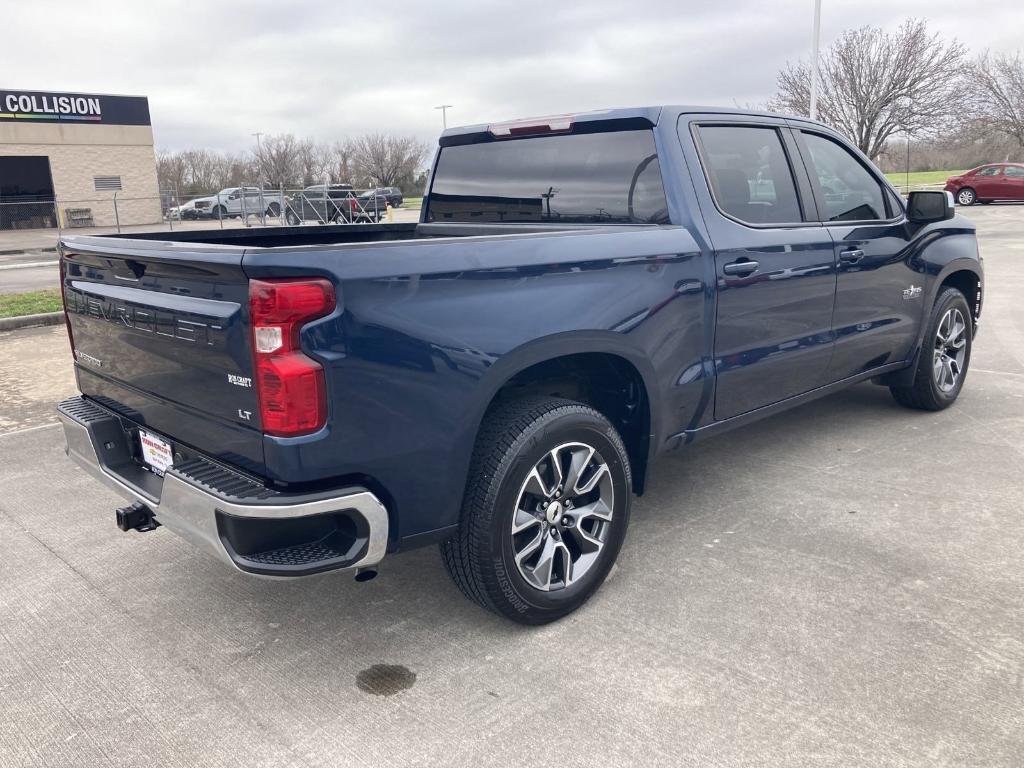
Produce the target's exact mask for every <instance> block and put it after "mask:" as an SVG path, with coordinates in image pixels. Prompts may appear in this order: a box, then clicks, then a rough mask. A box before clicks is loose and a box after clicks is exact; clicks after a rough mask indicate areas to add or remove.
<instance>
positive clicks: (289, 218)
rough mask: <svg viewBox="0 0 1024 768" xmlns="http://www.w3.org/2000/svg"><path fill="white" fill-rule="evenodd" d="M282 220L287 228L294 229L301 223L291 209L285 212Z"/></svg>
mask: <svg viewBox="0 0 1024 768" xmlns="http://www.w3.org/2000/svg"><path fill="white" fill-rule="evenodd" d="M284 219H285V221H286V222H288V226H290V227H296V226H298V225H299V224H301V223H302V221H301V220H300V219H299V215H298V214H297V213H295V211H293V210H292V209H291V208H289V209H288V210H287V211H286V212H285V214H284Z"/></svg>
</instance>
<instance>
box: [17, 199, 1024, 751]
mask: <svg viewBox="0 0 1024 768" xmlns="http://www.w3.org/2000/svg"><path fill="white" fill-rule="evenodd" d="M967 215H968V216H969V217H971V218H972V219H974V220H975V221H976V222H977V223H978V225H979V228H980V232H981V248H982V253H983V255H984V257H985V267H986V270H987V295H986V299H985V310H984V314H983V320H982V328H981V333H980V335H979V336H978V338H977V343H976V346H975V348H974V356H973V360H972V364H971V370H970V374H969V377H968V380H967V383H966V388H965V390H964V392H963V394H962V395H961V398H960V400H959V402H958V403H957V404H956V406H955V407H953V408H951V409H949V410H946V411H944V412H941V413H934V414H932V413H919V412H912V411H909V410H905V409H903V408H900V407H899V406H897V405H896V404H895V402H894V401H892V399H891V398H890V396H889V393H888V391H887V390H885V389H883V388H880V387H875V386H872V385H870V384H864V385H861V386H858V387H855V388H853V389H851V390H848V391H846V392H844V393H841V394H838V395H835V396H832V397H829V398H827V399H825V400H822V401H819V402H816V403H813V404H810V405H806V406H804V407H801V408H799V409H796V410H794V411H790V412H789V413H787V414H783V415H781V416H777V417H775V418H771V419H768V420H766V421H763V422H760V423H758V424H756V425H754V426H752V427H749V428H747V429H744V430H739V431H736V432H733V433H730V434H728V435H725V436H723V437H720V438H717V439H715V440H711V441H708V442H707V443H703V444H700V445H697V446H694V447H693V448H691V449H689V450H687V451H686V452H683V453H680V454H677V455H675V456H673V457H671V458H669V459H666V460H664V461H662V462H661V463H660V464H659V465H657V467H656V468H655V470H654V472H653V476H652V481H651V487H650V490H649V493H648V494H647V495H646V496H645V497H643V498H642V499H639V500H638V501H637V502H636V503H635V504H634V507H633V510H634V511H633V518H632V523H631V530H630V533H629V536H628V538H627V542H626V545H625V547H624V549H623V551H622V554H621V556H620V559H619V565H618V567H617V568H616V570H615V571H613V574H612V576H611V578H610V579H609V581H608V582H607V584H606V585H605V586H604V588H603V589H602V590H601V591H600V593H599V594H598V595H597V596H596V597H595V598H594V599H593V600H592V601H591V602H590V603H589V604H588V605H587V606H585V607H584V608H583V609H582V610H581V611H579V612H578V613H577V614H575V615H573V616H571V617H569V618H568V619H566V620H563V621H561V622H559V623H556V624H554V625H550V626H547V627H542V628H538V629H526V628H523V627H519V626H514V625H512V624H509V623H506V622H504V621H502V620H500V619H498V618H496V617H493V616H491V615H489V614H487V613H484V612H482V611H481V610H479V609H478V608H476V607H475V606H473V605H471V604H470V603H468V602H467V601H466V600H464V599H463V598H462V597H461V595H460V594H459V593H458V591H457V589H456V588H455V587H454V586H453V585H452V584H451V583H450V582H449V580H448V578H447V576H446V574H445V573H444V569H443V567H442V565H441V561H440V558H439V556H438V554H437V552H436V550H435V549H433V548H431V549H426V550H419V551H415V552H410V553H406V554H401V555H398V556H395V557H392V558H389V559H387V560H385V561H384V563H383V567H382V571H381V575H380V576H379V577H378V578H377V579H376V580H375V581H372V582H370V583H368V584H356V583H355V582H354V581H353V580H352V579H351V577H350V576H346V575H337V574H335V575H325V576H320V577H314V578H310V579H307V580H302V581H296V582H274V581H262V580H256V579H252V578H249V577H244V576H241V575H239V574H235V573H232V572H231V571H229V570H227V569H226V568H225V567H224V566H222V565H221V564H220V563H219V562H217V561H215V560H214V559H213V558H212V557H209V556H207V555H205V554H202V553H199V552H197V551H196V550H194V549H193V548H192V547H191V546H190V545H188V544H186V543H185V542H184V541H182V540H180V539H178V538H176V537H174V536H173V535H172V534H169V533H167V532H165V531H162V530H158V531H156V532H154V533H147V534H137V533H131V534H123V533H120V532H119V531H118V530H117V529H116V528H115V527H114V516H113V509H114V507H115V506H116V505H118V503H119V502H118V499H117V498H116V497H114V496H113V495H112V494H110V493H108V492H107V491H106V490H104V489H103V488H101V487H100V486H99V485H98V484H97V483H96V482H95V481H93V480H91V479H89V478H88V477H87V476H86V475H85V474H84V473H82V472H80V471H78V470H76V469H74V468H73V467H72V465H71V464H70V463H69V462H68V460H67V459H66V457H65V456H64V453H63V443H62V439H61V434H60V429H59V428H58V427H56V426H54V425H53V423H54V421H55V418H54V415H53V405H54V403H55V402H56V401H57V400H58V399H60V398H61V397H63V396H65V395H67V394H71V393H72V392H73V390H74V383H73V379H72V376H71V366H70V354H69V351H68V349H67V344H66V341H65V337H64V329H63V327H56V328H47V329H36V330H29V331H19V332H14V333H9V334H0V356H2V359H3V365H2V367H0V765H3V766H48V767H49V766H59V765H68V766H71V765H73V766H92V765H95V766H108V765H124V766H146V768H151V767H152V766H165V765H167V766H170V765H181V766H196V765H203V766H206V765H214V766H219V765H225V766H238V765H244V766H247V767H252V766H275V767H276V768H281V767H283V766H298V765H322V766H343V765H368V766H370V765H373V766H378V765H381V766H383V765H388V766H390V765H396V766H509V765H530V766H532V765H545V766H546V765H558V766H594V765H608V766H614V765H644V766H654V765H664V766H676V765H694V766H734V765H765V766H781V765H808V766H809V765H814V766H822V765H826V766H844V767H848V766H854V765H857V766H873V767H874V766H890V765H893V766H911V765H913V766H1020V765H1024V515H1022V510H1024V351H1022V350H1024V301H1022V299H1021V297H1022V296H1024V273H1022V271H1021V268H1020V265H1021V264H1024V206H1010V205H1006V206H995V205H993V206H988V207H985V208H976V209H971V210H970V211H969V212H968V214H967ZM0 274H2V273H0ZM2 279H3V278H0V280H2ZM375 665H388V666H390V667H393V668H394V669H384V670H381V669H379V668H377V669H374V667H375ZM383 693H389V694H390V695H383Z"/></svg>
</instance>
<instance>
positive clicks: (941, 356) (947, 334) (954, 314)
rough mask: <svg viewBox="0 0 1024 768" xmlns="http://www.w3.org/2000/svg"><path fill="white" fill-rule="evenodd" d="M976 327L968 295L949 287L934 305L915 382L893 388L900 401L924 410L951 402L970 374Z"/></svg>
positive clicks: (940, 406) (946, 405)
mask: <svg viewBox="0 0 1024 768" xmlns="http://www.w3.org/2000/svg"><path fill="white" fill-rule="evenodd" d="M973 330H974V329H973V320H972V319H971V310H970V307H968V306H967V299H966V298H964V295H963V294H962V293H960V291H958V290H957V289H956V288H946V289H945V290H944V291H942V293H940V294H939V296H938V298H937V299H936V301H935V306H934V308H933V309H932V315H931V318H930V319H929V321H928V328H927V330H926V331H925V337H924V342H923V345H922V347H921V354H920V355H919V358H918V364H917V371H916V373H915V375H914V383H913V384H912V385H911V386H909V387H890V388H889V389H890V391H891V392H892V396H893V397H894V398H896V402H898V403H899V404H900V405H905V406H907V407H908V408H917V409H919V410H924V411H941V410H942V409H943V408H948V407H949V406H951V405H952V404H953V403H954V402H955V401H956V398H957V396H959V394H960V390H961V389H963V386H964V379H965V378H966V377H967V368H968V366H969V365H970V363H971V343H972V337H973V335H974V334H973Z"/></svg>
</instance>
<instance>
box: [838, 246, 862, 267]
mask: <svg viewBox="0 0 1024 768" xmlns="http://www.w3.org/2000/svg"><path fill="white" fill-rule="evenodd" d="M863 258H864V251H862V250H861V249H860V248H851V249H850V250H848V251H840V252H839V260H840V261H841V262H843V263H844V264H856V263H857V262H858V261H860V260H861V259H863Z"/></svg>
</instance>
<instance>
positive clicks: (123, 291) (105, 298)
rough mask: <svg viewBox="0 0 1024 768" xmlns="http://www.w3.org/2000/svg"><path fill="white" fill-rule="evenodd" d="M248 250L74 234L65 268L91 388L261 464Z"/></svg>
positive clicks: (179, 440)
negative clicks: (245, 255)
mask: <svg viewBox="0 0 1024 768" xmlns="http://www.w3.org/2000/svg"><path fill="white" fill-rule="evenodd" d="M242 252H243V251H242V249H241V248H238V247H233V246H208V245H207V246H196V245H192V244H187V243H167V242H146V241H141V240H124V241H118V240H116V239H112V238H102V240H100V239H98V238H88V237H82V238H69V239H67V240H65V241H64V243H63V253H62V256H61V274H62V283H63V290H64V297H65V303H66V307H67V315H68V323H69V326H70V331H71V341H72V345H73V348H74V353H75V371H76V376H77V378H78V385H79V389H80V390H81V392H82V394H83V395H86V396H87V397H90V398H92V399H94V400H95V401H97V402H98V403H99V404H101V405H103V406H106V407H107V408H109V409H110V410H113V411H115V412H117V413H119V414H121V415H123V416H125V417H127V418H128V419H131V420H132V421H135V422H137V423H139V424H141V425H143V426H145V427H147V428H148V429H150V430H152V431H154V432H156V433H158V434H159V435H161V436H163V437H164V438H169V440H170V442H171V443H172V445H175V446H177V445H178V444H182V445H183V446H188V447H191V448H194V449H196V450H199V451H201V452H203V453H205V454H207V455H210V456H213V457H215V458H219V459H221V460H223V461H226V462H228V463H231V464H235V465H237V466H240V467H242V468H245V469H248V470H250V471H256V472H258V471H259V470H260V469H261V468H262V466H263V440H262V437H263V436H262V431H261V429H260V423H259V407H258V404H257V396H256V390H255V389H254V387H253V380H252V379H253V359H252V350H251V344H250V339H249V331H248V323H247V318H248V312H249V310H248V290H249V289H248V280H247V278H246V276H245V274H244V272H243V271H242V267H241V262H242Z"/></svg>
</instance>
